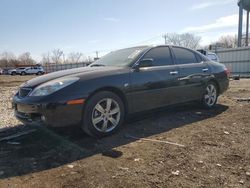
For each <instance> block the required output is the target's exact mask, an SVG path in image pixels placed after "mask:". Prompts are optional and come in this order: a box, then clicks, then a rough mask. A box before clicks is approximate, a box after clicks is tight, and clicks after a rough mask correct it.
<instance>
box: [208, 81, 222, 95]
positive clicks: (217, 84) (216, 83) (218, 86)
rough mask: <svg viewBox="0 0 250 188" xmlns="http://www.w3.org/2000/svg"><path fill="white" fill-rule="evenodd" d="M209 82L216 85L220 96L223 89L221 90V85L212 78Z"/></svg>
mask: <svg viewBox="0 0 250 188" xmlns="http://www.w3.org/2000/svg"><path fill="white" fill-rule="evenodd" d="M208 82H213V83H215V85H216V87H217V89H218V93H219V94H220V91H221V89H220V84H219V82H218V81H217V80H216V79H215V78H211V79H210V80H208Z"/></svg>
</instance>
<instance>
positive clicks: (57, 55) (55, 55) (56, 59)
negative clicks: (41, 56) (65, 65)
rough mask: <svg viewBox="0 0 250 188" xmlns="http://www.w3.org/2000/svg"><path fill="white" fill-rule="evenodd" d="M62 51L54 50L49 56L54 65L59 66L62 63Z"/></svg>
mask: <svg viewBox="0 0 250 188" xmlns="http://www.w3.org/2000/svg"><path fill="white" fill-rule="evenodd" d="M62 58H63V51H62V50H60V49H54V50H52V54H51V60H52V62H53V63H55V64H59V63H62V62H63V60H62Z"/></svg>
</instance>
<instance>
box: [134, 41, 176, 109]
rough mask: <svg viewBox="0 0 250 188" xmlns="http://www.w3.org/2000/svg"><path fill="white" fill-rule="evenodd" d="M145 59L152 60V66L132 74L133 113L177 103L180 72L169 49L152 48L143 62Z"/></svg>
mask: <svg viewBox="0 0 250 188" xmlns="http://www.w3.org/2000/svg"><path fill="white" fill-rule="evenodd" d="M145 59H150V60H152V65H150V66H146V67H140V68H139V70H137V71H133V72H132V73H131V90H130V95H131V96H130V97H131V98H132V100H133V112H138V111H143V110H149V109H153V108H157V107H162V106H165V105H167V104H173V103H175V102H176V98H175V92H176V87H177V85H178V80H177V78H178V72H177V70H176V66H175V65H174V64H173V58H172V55H171V53H170V49H169V47H166V46H164V47H156V48H152V49H151V50H149V51H148V52H147V53H146V54H145V55H144V56H143V57H142V58H141V62H143V60H145ZM139 63H140V62H139Z"/></svg>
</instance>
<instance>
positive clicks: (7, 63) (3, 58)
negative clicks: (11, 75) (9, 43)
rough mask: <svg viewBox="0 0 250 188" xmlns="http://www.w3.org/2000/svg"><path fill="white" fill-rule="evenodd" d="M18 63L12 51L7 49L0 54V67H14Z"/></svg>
mask: <svg viewBox="0 0 250 188" xmlns="http://www.w3.org/2000/svg"><path fill="white" fill-rule="evenodd" d="M17 64H19V62H18V61H17V59H16V57H15V55H14V54H13V53H12V52H7V51H6V52H3V53H2V54H1V55H0V67H14V66H16V65H17Z"/></svg>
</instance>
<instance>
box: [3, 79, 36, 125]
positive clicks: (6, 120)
mask: <svg viewBox="0 0 250 188" xmlns="http://www.w3.org/2000/svg"><path fill="white" fill-rule="evenodd" d="M31 78H33V76H22V77H21V76H3V75H0V129H1V128H4V127H13V126H16V125H19V124H20V122H19V121H18V120H17V119H16V118H15V117H14V113H13V110H12V109H11V99H12V96H13V95H14V94H15V92H17V90H18V86H19V85H20V84H21V83H23V82H25V81H27V80H29V79H31Z"/></svg>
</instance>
